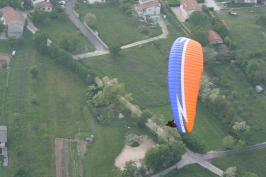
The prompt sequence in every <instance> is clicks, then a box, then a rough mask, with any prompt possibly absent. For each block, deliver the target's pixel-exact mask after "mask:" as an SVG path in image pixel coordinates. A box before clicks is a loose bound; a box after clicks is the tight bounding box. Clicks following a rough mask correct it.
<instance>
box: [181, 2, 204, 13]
mask: <svg viewBox="0 0 266 177" xmlns="http://www.w3.org/2000/svg"><path fill="white" fill-rule="evenodd" d="M180 5H183V9H185V10H186V11H190V10H201V7H200V5H199V4H198V2H197V1H196V0H181V2H180Z"/></svg>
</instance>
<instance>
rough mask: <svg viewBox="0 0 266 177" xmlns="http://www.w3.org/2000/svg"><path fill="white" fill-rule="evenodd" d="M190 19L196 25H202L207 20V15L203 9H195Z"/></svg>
mask: <svg viewBox="0 0 266 177" xmlns="http://www.w3.org/2000/svg"><path fill="white" fill-rule="evenodd" d="M189 20H190V21H191V22H192V23H194V24H195V26H196V25H200V24H202V23H204V22H205V21H206V15H205V14H204V13H203V12H202V11H198V10H196V11H194V12H192V14H191V15H190V16H189Z"/></svg>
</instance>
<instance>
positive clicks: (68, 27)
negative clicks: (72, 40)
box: [34, 18, 96, 54]
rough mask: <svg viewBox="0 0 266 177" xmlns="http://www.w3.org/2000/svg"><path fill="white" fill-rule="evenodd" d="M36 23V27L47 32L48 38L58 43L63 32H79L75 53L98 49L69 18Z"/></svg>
mask: <svg viewBox="0 0 266 177" xmlns="http://www.w3.org/2000/svg"><path fill="white" fill-rule="evenodd" d="M34 25H35V26H36V28H38V29H39V30H41V31H43V32H44V33H45V34H47V35H48V38H49V39H50V40H51V41H53V42H55V43H56V44H58V43H59V40H60V38H61V35H62V34H74V33H76V32H77V33H78V34H79V35H78V37H77V41H78V43H77V46H76V51H75V52H74V54H81V53H85V52H92V51H94V50H96V49H95V47H94V45H92V44H91V43H90V41H89V40H88V39H87V38H86V37H85V36H84V35H83V34H82V33H81V32H80V30H79V29H78V28H77V27H76V26H75V25H74V24H73V23H72V22H71V21H70V20H69V19H68V18H67V19H66V20H65V21H63V20H61V19H51V20H50V22H49V23H48V24H43V23H36V24H34ZM86 47H87V50H86Z"/></svg>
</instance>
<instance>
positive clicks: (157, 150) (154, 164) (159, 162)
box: [144, 141, 186, 171]
mask: <svg viewBox="0 0 266 177" xmlns="http://www.w3.org/2000/svg"><path fill="white" fill-rule="evenodd" d="M185 152H186V149H185V145H184V144H183V142H181V141H178V142H175V143H171V144H167V145H165V144H162V145H159V146H155V147H152V148H150V149H148V150H147V152H146V154H145V157H144V161H145V164H146V166H147V168H148V169H152V170H154V171H159V170H161V169H163V168H165V167H168V166H170V165H173V164H174V163H176V162H178V161H179V160H180V159H181V156H182V155H183V154H184V153H185Z"/></svg>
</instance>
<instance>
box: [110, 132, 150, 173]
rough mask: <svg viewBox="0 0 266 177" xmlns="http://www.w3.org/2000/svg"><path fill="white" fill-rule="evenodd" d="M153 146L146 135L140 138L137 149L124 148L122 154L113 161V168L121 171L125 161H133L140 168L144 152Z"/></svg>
mask: <svg viewBox="0 0 266 177" xmlns="http://www.w3.org/2000/svg"><path fill="white" fill-rule="evenodd" d="M153 146H155V143H154V142H153V141H152V140H151V139H150V138H148V137H147V136H146V135H145V136H142V137H141V142H140V145H139V146H138V147H131V146H127V145H126V146H125V147H124V148H123V150H122V152H121V153H120V154H119V155H118V156H117V158H116V159H115V166H117V167H118V168H119V169H121V170H123V169H124V167H125V163H126V162H127V161H130V160H133V161H135V162H136V164H137V166H138V167H140V166H141V165H142V162H143V158H144V156H145V153H146V151H147V150H148V149H149V148H150V147H153Z"/></svg>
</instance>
